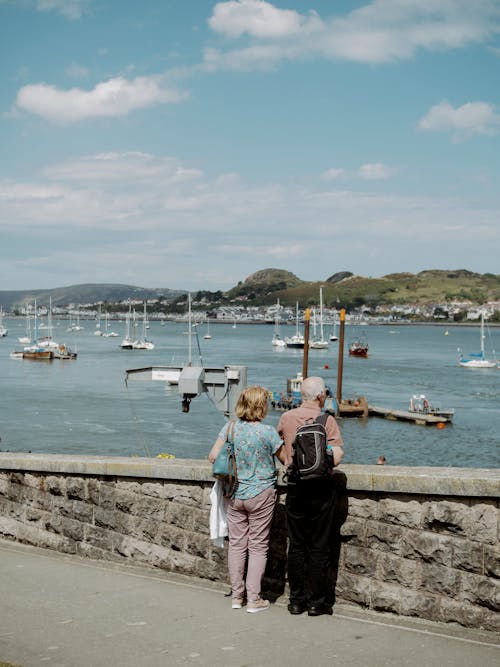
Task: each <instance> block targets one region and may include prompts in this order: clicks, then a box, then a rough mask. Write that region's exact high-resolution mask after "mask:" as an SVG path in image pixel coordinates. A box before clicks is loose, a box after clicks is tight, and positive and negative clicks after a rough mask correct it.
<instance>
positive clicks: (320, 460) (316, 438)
mask: <svg viewBox="0 0 500 667" xmlns="http://www.w3.org/2000/svg"><path fill="white" fill-rule="evenodd" d="M328 416H329V415H327V414H325V413H322V414H320V415H318V416H317V417H316V418H314V419H308V420H307V421H306V422H305V423H304V424H302V426H299V427H298V429H297V432H296V433H295V440H294V441H293V445H292V447H293V456H292V464H291V465H290V467H289V469H288V481H289V482H292V483H293V482H296V481H298V480H300V481H303V480H309V479H318V478H321V477H328V476H329V473H330V471H331V470H332V468H333V456H332V454H329V453H327V450H326V446H327V436H326V428H325V427H326V421H327V419H328Z"/></svg>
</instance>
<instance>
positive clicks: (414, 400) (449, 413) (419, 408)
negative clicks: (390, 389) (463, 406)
mask: <svg viewBox="0 0 500 667" xmlns="http://www.w3.org/2000/svg"><path fill="white" fill-rule="evenodd" d="M408 412H411V413H413V414H416V415H431V416H433V417H444V418H446V419H447V421H451V420H452V418H453V415H454V414H455V410H453V408H446V409H443V408H440V407H438V406H436V405H431V404H430V403H429V401H428V400H427V396H426V395H425V394H414V395H413V396H412V397H411V398H410V405H409V406H408Z"/></svg>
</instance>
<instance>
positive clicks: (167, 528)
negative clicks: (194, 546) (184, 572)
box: [157, 524, 191, 551]
mask: <svg viewBox="0 0 500 667" xmlns="http://www.w3.org/2000/svg"><path fill="white" fill-rule="evenodd" d="M188 535H191V533H188V532H187V531H185V530H182V529H181V528H177V527H175V526H171V525H168V524H159V525H158V533H157V540H158V544H160V545H161V546H164V547H168V548H169V549H172V550H173V551H184V550H185V549H186V539H187V536H188Z"/></svg>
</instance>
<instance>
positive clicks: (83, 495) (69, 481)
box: [66, 477, 88, 500]
mask: <svg viewBox="0 0 500 667" xmlns="http://www.w3.org/2000/svg"><path fill="white" fill-rule="evenodd" d="M66 495H67V497H68V498H70V499H72V500H86V499H87V498H88V493H87V484H86V480H85V479H84V478H83V477H67V478H66Z"/></svg>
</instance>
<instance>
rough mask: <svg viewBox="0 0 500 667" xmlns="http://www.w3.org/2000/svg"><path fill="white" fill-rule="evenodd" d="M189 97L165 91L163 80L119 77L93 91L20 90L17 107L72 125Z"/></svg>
mask: <svg viewBox="0 0 500 667" xmlns="http://www.w3.org/2000/svg"><path fill="white" fill-rule="evenodd" d="M186 96H187V93H184V92H180V91H178V90H175V89H168V88H165V87H163V85H162V79H161V77H155V76H151V77H137V78H135V79H132V80H130V81H128V80H127V79H124V78H123V77H116V78H114V79H109V80H108V81H104V82H103V83H98V84H97V85H96V86H95V87H94V88H93V89H92V90H90V91H87V90H82V89H81V88H71V89H70V90H60V89H58V88H56V87H55V86H51V85H47V84H45V83H38V84H30V85H27V86H24V87H22V88H20V89H19V91H18V93H17V97H16V106H17V108H18V109H22V110H24V111H28V112H30V113H33V114H36V115H38V116H41V117H42V118H45V119H47V120H50V121H53V122H55V123H61V124H70V123H76V122H79V121H82V120H87V119H89V118H98V117H114V116H125V115H127V114H128V113H130V112H131V111H135V110H137V109H144V108H147V107H150V106H153V105H156V104H169V103H176V102H180V101H182V100H183V99H185V98H186Z"/></svg>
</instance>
